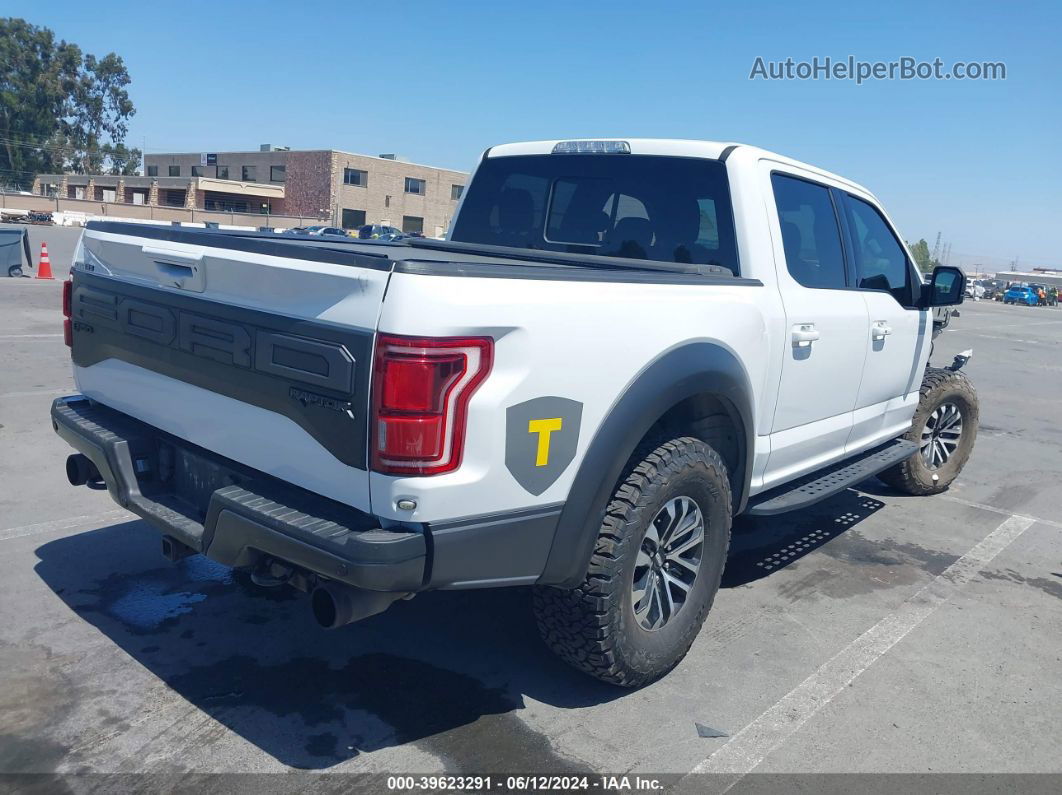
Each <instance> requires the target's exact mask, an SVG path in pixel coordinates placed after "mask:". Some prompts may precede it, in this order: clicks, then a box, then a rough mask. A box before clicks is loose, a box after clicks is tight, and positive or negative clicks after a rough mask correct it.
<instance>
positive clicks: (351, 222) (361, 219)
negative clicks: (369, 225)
mask: <svg viewBox="0 0 1062 795" xmlns="http://www.w3.org/2000/svg"><path fill="white" fill-rule="evenodd" d="M340 223H341V224H342V226H343V228H344V229H356V228H358V227H359V226H364V225H365V211H364V210H348V209H347V208H346V207H344V208H343V213H342V218H341V220H340Z"/></svg>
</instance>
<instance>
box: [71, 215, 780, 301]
mask: <svg viewBox="0 0 1062 795" xmlns="http://www.w3.org/2000/svg"><path fill="white" fill-rule="evenodd" d="M87 228H88V229H90V230H95V231H99V232H108V233H111V234H118V235H132V236H136V237H145V238H150V239H152V240H168V241H171V242H174V243H187V244H190V245H198V246H211V247H216V248H231V249H236V250H241V251H252V252H257V253H260V254H267V255H271V256H279V257H283V256H288V255H290V253H291V249H292V247H296V248H297V249H298V256H299V258H300V259H307V260H312V261H317V262H330V263H334V264H338V265H352V266H356V267H363V268H373V269H376V270H392V269H397V270H398V271H400V272H404V273H421V274H434V275H448V276H476V275H479V276H490V277H495V278H497V277H504V276H507V275H508V276H514V277H524V276H530V277H531V278H556V279H562V280H563V279H583V278H587V277H590V278H592V279H594V280H597V279H600V280H604V281H607V280H619V281H640V282H642V281H644V282H651V281H667V282H671V281H674V280H676V279H677V280H679V281H692V282H694V283H698V284H704V283H711V282H716V281H718V282H720V283H725V284H745V285H759V284H760V282H759V281H758V280H756V279H742V278H739V277H736V276H735V275H734V274H733V273H732V272H731V271H730V269H729V268H724V267H721V266H718V265H701V264H690V263H681V262H660V261H656V260H642V259H627V258H624V257H602V256H596V255H591V254H568V253H564V252H557V251H540V250H538V249H522V248H507V247H504V246H488V245H481V244H478V243H460V242H455V241H449V240H432V239H428V238H403V239H402V240H394V241H385V240H359V239H355V238H351V239H350V240H343V239H341V238H338V237H313V236H309V235H286V234H283V233H277V232H260V231H242V230H233V229H211V228H206V229H200V228H189V227H186V226H176V225H175V226H154V225H148V224H136V223H123V222H119V221H90V222H89V223H88V225H87ZM483 266H490V267H483ZM481 268H482V269H481Z"/></svg>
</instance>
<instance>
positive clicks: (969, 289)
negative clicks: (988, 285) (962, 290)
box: [966, 280, 985, 301]
mask: <svg viewBox="0 0 1062 795" xmlns="http://www.w3.org/2000/svg"><path fill="white" fill-rule="evenodd" d="M966 297H967V298H973V299H974V300H975V301H979V300H980V299H982V298H984V297H985V286H984V284H983V283H982V282H981V281H980V280H974V281H969V282H967V283H966Z"/></svg>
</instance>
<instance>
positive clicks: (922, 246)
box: [907, 238, 933, 273]
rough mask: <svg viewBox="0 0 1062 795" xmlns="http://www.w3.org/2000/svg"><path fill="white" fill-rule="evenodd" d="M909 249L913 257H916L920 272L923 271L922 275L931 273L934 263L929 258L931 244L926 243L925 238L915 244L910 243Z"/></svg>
mask: <svg viewBox="0 0 1062 795" xmlns="http://www.w3.org/2000/svg"><path fill="white" fill-rule="evenodd" d="M907 247H908V248H909V249H911V256H912V257H914V261H915V265H917V266H918V270H920V271H922V273H929V272H930V271H932V270H933V262H932V261H931V260H930V256H929V244H928V243H927V242H926V241H925V238H922V239H921V240H919V241H918V242H917V243H914V244H911V243H908V244H907Z"/></svg>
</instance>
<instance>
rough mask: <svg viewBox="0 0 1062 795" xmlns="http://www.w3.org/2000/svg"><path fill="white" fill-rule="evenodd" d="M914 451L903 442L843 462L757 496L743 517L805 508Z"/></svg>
mask: <svg viewBox="0 0 1062 795" xmlns="http://www.w3.org/2000/svg"><path fill="white" fill-rule="evenodd" d="M917 450H918V445H916V444H915V443H914V442H910V441H907V440H906V439H897V440H895V441H893V442H889V443H888V444H887V445H885V446H884V447H875V448H874V449H873V450H869V451H867V452H865V453H862V454H861V455H860V456H859V457H858V458H855V459H851V458H848V459H845V460H844V461H840V462H838V463H836V464H833V465H832V466H829V467H827V468H826V469H824V470H823V469H820V470H819V471H817V472H812V473H811V474H810V475H806V476H804V477H802V478H800V479H799V480H795V481H793V482H792V483H786V484H784V485H782V486H779V487H778V488H775V489H771V490H770V491H768V492H765V493H763V494H757V495H756V496H755V497H752V498H751V499H750V500H749V507H748V508H747V509H746V511H745V513H746V514H748V515H749V516H774V515H775V514H779V513H786V512H788V511H797V510H800V509H801V508H806V507H807V506H809V505H813V504H814V503H816V502H818V501H819V500H824V499H826V498H827V497H832V496H833V495H834V494H837V493H838V492H841V491H844V490H845V489H846V488H848V487H849V486H854V485H855V484H856V483H859V482H860V481H862V480H866V479H867V478H869V477H871V476H873V475H876V474H878V473H879V472H881V471H883V470H886V469H888V468H889V467H891V466H893V465H894V464H898V463H900V462H901V461H903V460H904V459H905V458H910V457H911V456H912V455H913V454H914V453H915V452H916V451H917Z"/></svg>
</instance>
